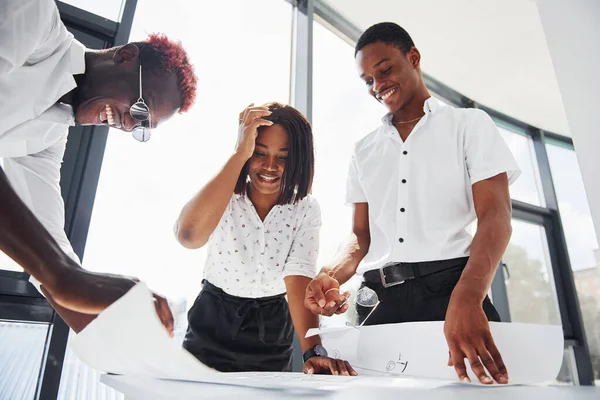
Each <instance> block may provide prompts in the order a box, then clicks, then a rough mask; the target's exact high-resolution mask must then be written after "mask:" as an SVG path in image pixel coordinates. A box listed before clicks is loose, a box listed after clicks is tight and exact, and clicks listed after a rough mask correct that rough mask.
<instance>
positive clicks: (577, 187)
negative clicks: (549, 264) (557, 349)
mask: <svg viewBox="0 0 600 400" xmlns="http://www.w3.org/2000/svg"><path fill="white" fill-rule="evenodd" d="M546 149H547V151H548V158H549V160H550V169H551V171H552V179H553V180H554V188H555V191H556V196H557V197H558V208H559V210H560V216H561V219H562V225H563V228H564V230H565V238H566V241H567V248H568V251H569V258H570V260H571V268H572V269H573V276H574V278H575V285H576V288H577V294H578V296H579V304H580V306H581V313H582V317H583V324H584V327H585V333H586V336H587V341H588V346H589V348H590V354H591V356H592V364H593V367H594V375H595V379H597V380H600V250H598V241H597V238H596V232H595V230H594V224H593V222H592V216H591V213H590V208H589V205H588V202H587V197H586V193H585V189H584V186H583V180H582V178H581V172H580V171H579V164H578V163H577V157H576V155H575V152H574V151H573V150H571V149H566V148H563V147H559V146H555V145H550V144H548V145H546Z"/></svg>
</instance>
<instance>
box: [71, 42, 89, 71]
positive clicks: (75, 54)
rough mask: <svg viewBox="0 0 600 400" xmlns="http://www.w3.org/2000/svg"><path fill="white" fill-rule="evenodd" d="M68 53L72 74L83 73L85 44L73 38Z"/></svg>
mask: <svg viewBox="0 0 600 400" xmlns="http://www.w3.org/2000/svg"><path fill="white" fill-rule="evenodd" d="M70 55H71V73H72V74H73V75H79V74H83V73H84V72H85V46H84V45H82V44H81V43H79V42H78V41H77V40H75V39H73V42H72V43H71V48H70Z"/></svg>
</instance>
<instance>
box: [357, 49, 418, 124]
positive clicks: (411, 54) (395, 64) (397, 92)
mask: <svg viewBox="0 0 600 400" xmlns="http://www.w3.org/2000/svg"><path fill="white" fill-rule="evenodd" d="M420 57H421V56H420V54H419V51H418V50H417V49H416V48H415V47H413V48H412V49H411V50H409V51H408V52H407V53H406V54H404V53H402V51H401V50H400V49H399V48H398V47H396V46H393V45H391V44H387V43H384V42H375V43H371V44H368V45H366V46H364V47H363V48H362V49H361V50H360V51H358V53H357V54H356V66H357V69H358V73H359V75H360V77H361V79H363V80H364V82H365V84H366V85H367V88H368V90H369V94H370V95H371V96H373V97H374V98H375V99H376V100H377V101H379V102H380V103H382V104H383V105H384V106H385V107H386V108H387V109H388V110H389V111H390V112H392V113H395V112H397V111H401V110H403V109H404V108H405V107H406V106H407V105H408V104H410V103H411V101H412V100H413V99H414V97H415V94H416V92H417V90H418V89H419V85H420V81H421V71H420V68H419V62H420Z"/></svg>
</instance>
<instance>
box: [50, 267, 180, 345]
mask: <svg viewBox="0 0 600 400" xmlns="http://www.w3.org/2000/svg"><path fill="white" fill-rule="evenodd" d="M137 282H138V279H136V278H131V277H126V276H122V275H112V274H100V273H95V272H91V271H87V270H85V269H83V268H67V269H66V270H65V271H64V272H63V276H61V277H60V279H57V280H56V284H55V285H54V287H42V288H43V289H42V291H43V293H44V295H45V296H46V297H47V298H48V301H49V302H50V304H51V305H52V306H53V307H54V308H55V309H56V311H58V313H59V314H61V310H62V311H63V313H64V314H66V313H67V312H68V314H69V316H70V317H69V318H68V319H67V318H65V321H66V322H67V323H69V322H70V321H72V323H73V325H74V326H71V324H69V326H71V328H72V329H73V330H75V331H78V330H81V329H83V328H85V327H86V326H87V324H89V323H90V322H91V321H92V320H93V319H94V318H95V317H96V315H98V314H99V313H100V312H101V311H102V310H104V309H105V308H106V307H108V306H109V305H111V304H112V303H114V302H115V301H117V300H118V299H120V298H121V296H123V295H124V294H125V293H127V292H128V291H129V290H130V289H131V288H132V287H133V286H134V285H135V284H136V283H137ZM153 296H154V305H155V307H156V313H157V315H158V317H159V319H160V321H161V323H162V324H163V325H164V327H165V329H166V330H167V332H168V333H169V335H170V336H173V330H174V320H173V314H172V313H171V310H170V308H169V305H168V303H167V300H166V299H165V298H164V297H162V296H160V295H158V294H156V293H153ZM61 315H62V314H61Z"/></svg>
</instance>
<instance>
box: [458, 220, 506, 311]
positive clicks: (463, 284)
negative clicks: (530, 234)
mask: <svg viewBox="0 0 600 400" xmlns="http://www.w3.org/2000/svg"><path fill="white" fill-rule="evenodd" d="M511 233H512V227H511V220H510V215H494V216H490V217H486V218H485V219H482V220H480V222H479V224H478V227H477V233H476V234H475V237H474V238H473V244H472V246H471V255H470V257H469V261H468V263H467V266H466V267H465V270H464V271H463V273H462V276H461V278H460V280H459V282H458V284H457V286H456V289H457V292H459V293H462V294H466V295H470V296H473V297H474V298H475V299H477V301H479V300H481V301H483V299H484V298H485V296H486V294H487V292H488V290H489V288H490V285H491V283H492V280H493V279H494V275H495V273H496V268H497V267H498V263H499V262H500V260H501V259H502V255H503V254H504V251H505V250H506V247H507V246H508V242H509V240H510V236H511Z"/></svg>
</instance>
